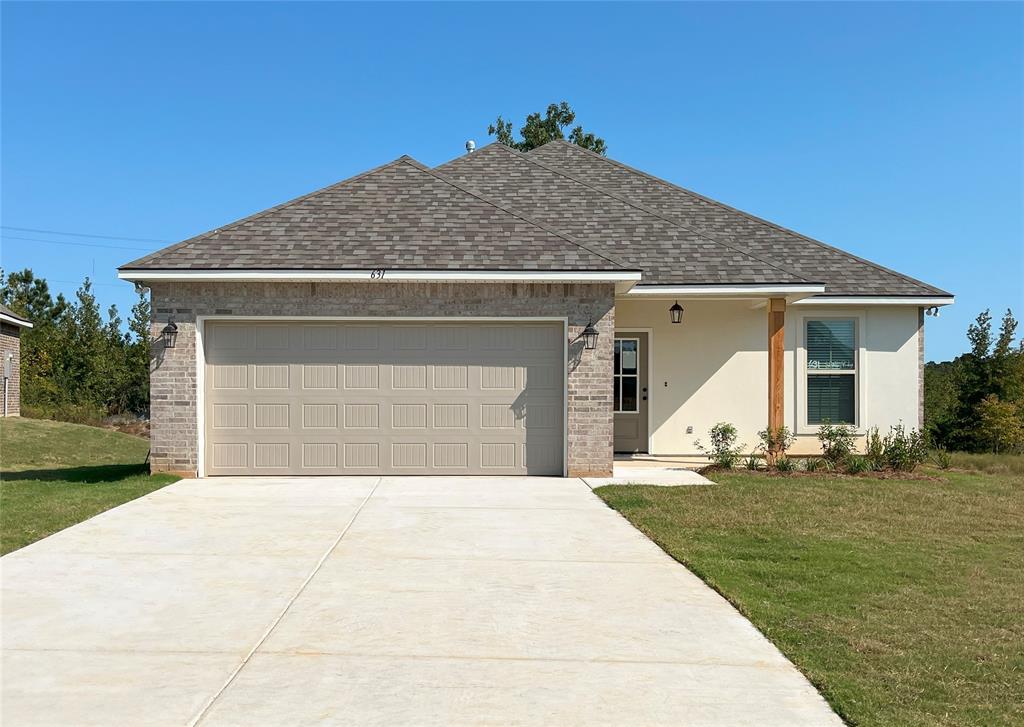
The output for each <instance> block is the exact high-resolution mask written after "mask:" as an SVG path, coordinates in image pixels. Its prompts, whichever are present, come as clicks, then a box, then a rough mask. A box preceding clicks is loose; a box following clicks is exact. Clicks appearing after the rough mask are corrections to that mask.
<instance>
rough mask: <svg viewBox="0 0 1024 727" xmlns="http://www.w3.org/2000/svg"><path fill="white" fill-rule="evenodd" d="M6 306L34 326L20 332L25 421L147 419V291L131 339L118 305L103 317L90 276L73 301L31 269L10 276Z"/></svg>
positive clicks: (4, 291) (2, 290)
mask: <svg viewBox="0 0 1024 727" xmlns="http://www.w3.org/2000/svg"><path fill="white" fill-rule="evenodd" d="M2 277H3V273H2V271H0V278H2ZM0 301H2V302H3V304H4V305H6V306H7V307H9V308H10V309H11V310H13V311H14V312H15V313H18V314H19V315H22V316H24V317H25V318H27V319H28V320H30V321H31V322H32V326H33V327H32V328H24V329H22V331H21V409H22V414H23V415H25V416H35V417H42V418H52V419H63V420H66V421H78V422H89V421H94V420H98V419H103V418H105V417H107V416H111V415H132V416H148V413H149V320H150V305H149V299H148V298H147V297H146V294H145V292H143V293H140V294H139V300H138V302H137V303H136V304H135V305H134V306H132V310H131V317H130V319H129V320H128V332H127V333H125V332H124V331H122V328H123V325H122V324H123V321H122V320H121V317H120V315H119V314H118V310H117V306H110V308H108V309H107V316H106V320H104V319H103V316H102V315H101V313H100V309H99V306H98V305H97V303H96V296H95V295H93V292H92V284H91V283H90V281H89V279H88V278H86V279H85V282H84V283H82V287H80V288H79V289H78V292H77V293H75V298H74V300H70V301H69V300H67V299H66V298H65V297H64V296H63V294H58V295H57V297H56V298H54V297H53V296H52V295H51V294H50V289H49V286H48V285H47V283H46V280H45V279H43V278H37V277H35V276H34V275H33V273H32V271H31V270H30V269H27V268H26V269H25V270H22V271H21V272H15V273H10V274H9V275H7V276H6V278H5V279H4V280H3V284H2V287H0Z"/></svg>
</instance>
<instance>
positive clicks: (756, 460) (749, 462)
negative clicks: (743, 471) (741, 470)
mask: <svg viewBox="0 0 1024 727" xmlns="http://www.w3.org/2000/svg"><path fill="white" fill-rule="evenodd" d="M743 464H744V465H745V466H746V468H747V469H748V470H757V469H760V467H761V458H760V457H758V456H757V455H756V454H750V455H747V458H746V459H745V460H743Z"/></svg>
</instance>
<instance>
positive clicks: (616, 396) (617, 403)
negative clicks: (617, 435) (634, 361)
mask: <svg viewBox="0 0 1024 727" xmlns="http://www.w3.org/2000/svg"><path fill="white" fill-rule="evenodd" d="M619 381H620V379H619V377H618V376H616V377H614V384H613V386H614V387H615V390H614V392H613V394H612V396H613V397H614V398H613V399H612V402H613V406H614V407H615V411H619V410H620V409H621V408H622V406H621V405H620V401H621V400H620V399H619Z"/></svg>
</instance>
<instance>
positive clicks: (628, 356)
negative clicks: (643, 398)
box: [612, 338, 640, 414]
mask: <svg viewBox="0 0 1024 727" xmlns="http://www.w3.org/2000/svg"><path fill="white" fill-rule="evenodd" d="M639 352H640V341H639V339H636V338H616V339H615V368H614V369H613V374H614V376H613V377H612V378H613V387H614V389H613V391H614V394H613V395H614V397H615V398H614V404H615V413H616V414H632V413H636V412H638V411H640V397H638V396H637V392H638V391H639V390H640V369H639V368H638V366H639V364H640V353H639Z"/></svg>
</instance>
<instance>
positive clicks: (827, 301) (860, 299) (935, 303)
mask: <svg viewBox="0 0 1024 727" xmlns="http://www.w3.org/2000/svg"><path fill="white" fill-rule="evenodd" d="M953 300H954V297H953V296H952V295H946V296H932V297H930V298H925V297H920V298H915V297H902V296H891V295H849V296H837V297H828V296H819V297H815V298H804V299H803V300H798V301H796V302H795V303H794V305H913V306H920V307H922V308H937V307H939V306H943V305H953Z"/></svg>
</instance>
